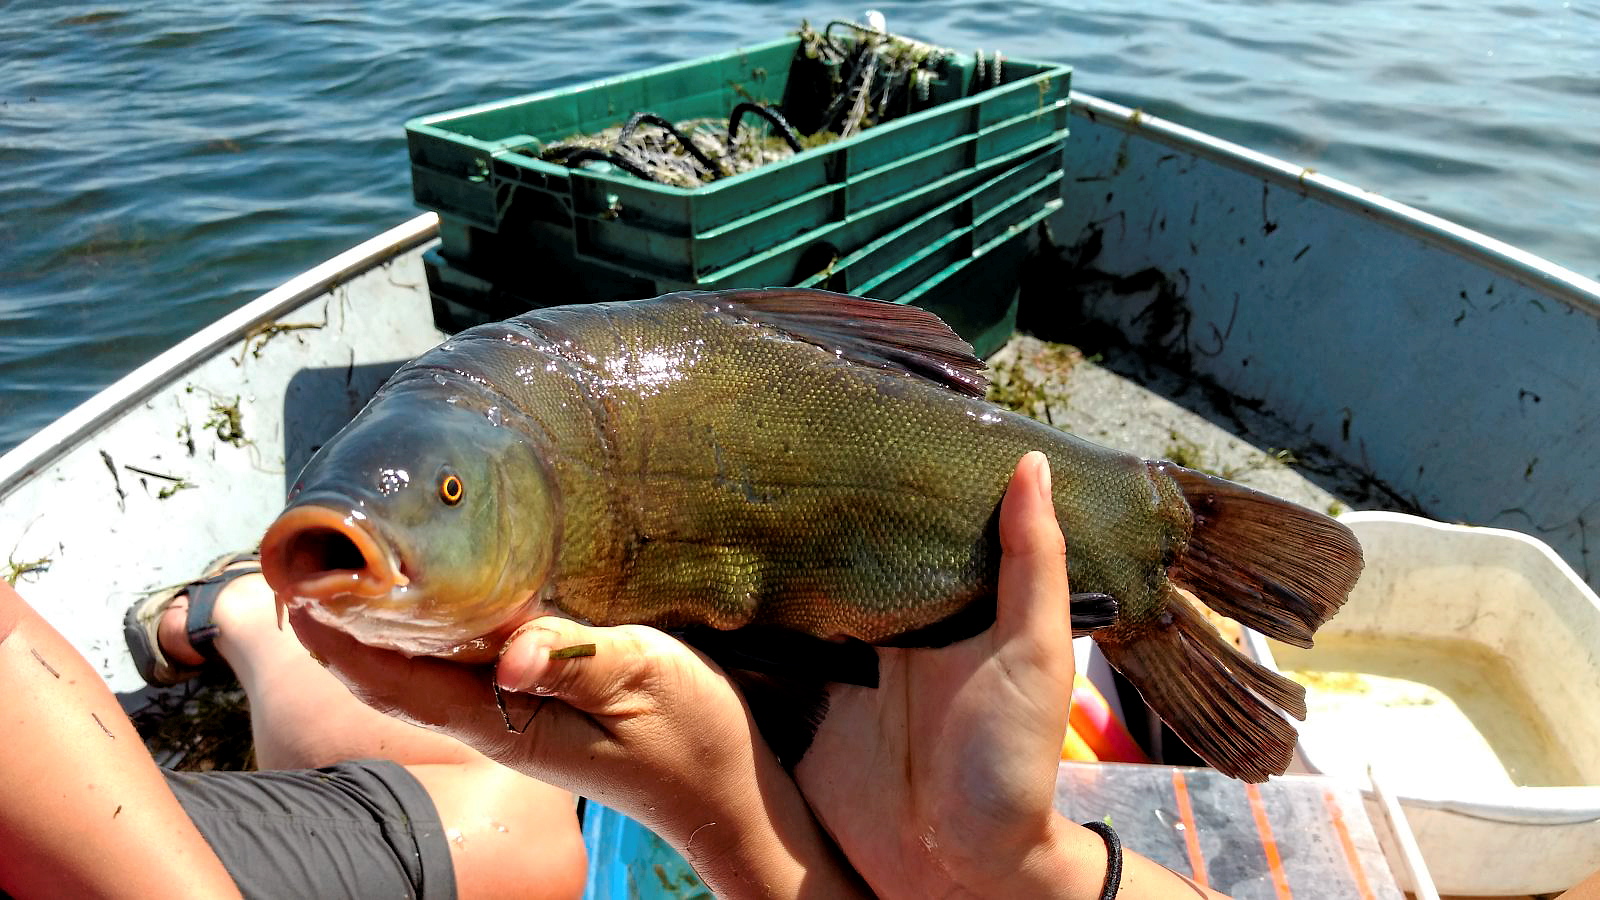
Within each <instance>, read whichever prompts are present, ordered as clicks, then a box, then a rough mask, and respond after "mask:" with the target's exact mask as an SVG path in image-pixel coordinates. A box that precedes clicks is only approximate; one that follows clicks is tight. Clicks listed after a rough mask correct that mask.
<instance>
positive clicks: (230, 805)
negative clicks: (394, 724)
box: [166, 760, 456, 898]
mask: <svg viewBox="0 0 1600 900" xmlns="http://www.w3.org/2000/svg"><path fill="white" fill-rule="evenodd" d="M166 776H167V783H168V784H169V785H170V786H171V787H172V792H173V793H174V794H176V795H177V796H178V802H179V803H181V804H183V808H184V810H185V811H187V812H188V813H189V817H190V818H191V819H193V820H194V823H195V826H196V827H198V828H199V829H200V833H201V834H202V835H204V836H205V839H206V840H207V841H208V842H209V843H210V844H211V848H212V849H213V850H215V851H216V853H217V856H219V857H221V859H222V864H223V866H224V867H226V868H227V870H228V873H229V874H231V875H232V876H233V880H234V881H235V882H236V883H237V884H238V885H239V890H240V892H241V893H243V894H244V896H245V897H247V898H249V897H330V898H331V897H350V898H356V897H427V898H434V897H439V898H453V897H455V896H456V876H455V867H454V866H453V865H452V863H451V862H450V845H449V844H448V843H447V841H446V839H445V834H444V826H443V825H441V824H440V822H439V812H438V810H437V809H436V808H435V807H434V805H433V799H432V798H430V797H429V796H428V792H427V791H426V790H424V789H423V787H422V785H421V784H420V783H418V782H417V779H416V778H414V777H413V776H412V775H411V773H410V772H407V771H406V770H405V768H404V767H402V766H400V765H398V764H396V763H393V762H390V761H388V760H360V761H356V762H344V763H339V764H338V765H335V766H329V767H327V768H325V769H296V770H291V771H282V772H170V771H169V772H167V773H166Z"/></svg>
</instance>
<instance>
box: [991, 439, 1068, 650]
mask: <svg viewBox="0 0 1600 900" xmlns="http://www.w3.org/2000/svg"><path fill="white" fill-rule="evenodd" d="M1070 590H1071V589H1070V587H1069V584H1068V580H1067V545H1066V539H1065V538H1064V537H1063V536H1062V533H1061V526H1060V525H1059V524H1058V523H1057V521H1056V511H1055V503H1054V500H1053V499H1052V495H1051V480H1050V463H1049V461H1048V460H1047V459H1046V458H1045V456H1044V454H1043V453H1040V452H1038V451H1033V452H1031V453H1029V454H1027V455H1026V456H1024V457H1022V459H1021V460H1020V461H1018V463H1017V469H1016V472H1015V473H1014V474H1013V475H1012V476H1011V485H1010V486H1009V487H1008V488H1007V489H1006V495H1005V498H1004V499H1003V500H1002V501H1001V503H1000V579H999V596H998V608H997V610H996V613H995V616H996V628H997V637H998V638H999V639H1000V640H1001V641H1002V642H1010V641H1012V640H1018V639H1020V640H1023V641H1025V642H1027V643H1030V644H1035V645H1037V646H1038V647H1039V648H1040V649H1041V650H1043V651H1045V652H1047V653H1053V654H1054V653H1061V654H1066V659H1067V660H1069V661H1070V660H1071V658H1072V657H1071V653H1072V625H1071V600H1070Z"/></svg>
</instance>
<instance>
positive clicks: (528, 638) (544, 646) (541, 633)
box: [495, 627, 556, 695]
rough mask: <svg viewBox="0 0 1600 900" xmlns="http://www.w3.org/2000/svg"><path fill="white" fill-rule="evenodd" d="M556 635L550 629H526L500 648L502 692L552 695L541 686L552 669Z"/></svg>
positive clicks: (497, 668)
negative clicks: (552, 652)
mask: <svg viewBox="0 0 1600 900" xmlns="http://www.w3.org/2000/svg"><path fill="white" fill-rule="evenodd" d="M554 638H555V635H554V634H552V633H551V632H550V631H549V630H548V629H544V628H538V627H532V628H523V629H522V630H520V631H518V632H517V633H516V634H514V635H512V636H511V639H510V640H508V641H506V643H505V645H504V646H503V647H501V648H500V660H499V662H498V664H497V665H496V666H495V683H497V684H499V685H500V688H501V690H507V691H515V692H517V693H524V694H545V695H548V694H550V693H551V691H550V690H549V689H548V688H545V687H544V686H542V685H540V684H539V682H540V681H541V680H542V679H543V678H544V676H545V674H546V673H547V672H548V671H549V669H550V647H551V646H552V645H553V644H555V643H556V641H555V640H554Z"/></svg>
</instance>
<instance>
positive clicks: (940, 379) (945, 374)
mask: <svg viewBox="0 0 1600 900" xmlns="http://www.w3.org/2000/svg"><path fill="white" fill-rule="evenodd" d="M682 296H688V297H696V298H699V299H701V300H703V301H706V302H711V303H714V304H717V305H719V306H722V307H724V308H726V309H727V310H728V311H729V312H730V313H732V314H733V315H735V316H738V317H739V318H742V319H744V320H746V321H749V322H754V323H757V324H760V325H766V326H768V327H770V328H773V329H776V330H777V331H780V332H782V333H783V334H785V335H787V336H789V337H791V338H794V339H795V340H798V341H804V342H806V343H808V344H814V345H816V346H818V347H821V348H822V349H823V350H826V351H828V352H829V353H834V354H837V355H839V356H840V357H843V358H844V359H847V360H849V361H851V362H854V363H859V364H861V365H867V366H872V367H873V368H877V369H893V370H896V371H899V372H904V373H906V374H908V375H914V376H916V377H918V378H921V379H924V380H926V381H930V382H932V383H934V384H936V385H939V386H940V387H944V388H949V389H950V390H952V391H955V392H956V393H959V394H963V395H965V396H968V397H982V396H983V395H984V392H985V391H986V390H987V389H988V387H989V379H988V376H987V375H985V374H984V370H985V364H984V362H983V360H981V359H978V358H977V357H976V356H974V355H973V354H972V345H971V344H968V343H967V342H966V341H964V340H962V339H961V337H960V335H958V334H956V333H955V331H953V330H952V329H951V328H950V326H949V325H946V324H945V323H944V320H943V319H940V318H939V317H938V316H936V315H934V314H933V313H931V312H928V311H927V310H924V309H918V308H917V307H915V306H907V305H903V304H899V303H889V302H886V301H883V300H869V299H867V298H865V297H852V296H850V295H849V294H835V293H833V292H831V291H818V290H812V289H809V288H767V289H765V290H736V291H715V292H710V293H704V294H686V295H682Z"/></svg>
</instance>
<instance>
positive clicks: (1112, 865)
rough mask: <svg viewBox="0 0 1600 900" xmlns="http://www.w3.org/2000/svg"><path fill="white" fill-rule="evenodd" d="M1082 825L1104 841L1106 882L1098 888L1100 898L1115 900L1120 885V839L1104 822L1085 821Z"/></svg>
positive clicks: (1102, 899) (1101, 899)
mask: <svg viewBox="0 0 1600 900" xmlns="http://www.w3.org/2000/svg"><path fill="white" fill-rule="evenodd" d="M1083 827H1085V828H1087V829H1089V830H1090V831H1092V832H1094V833H1095V834H1098V835H1100V837H1101V838H1102V839H1104V840H1105V842H1106V883H1105V887H1102V888H1101V889H1100V900H1116V896H1117V890H1118V889H1119V888H1121V887H1122V841H1121V839H1119V838H1118V837H1117V832H1116V831H1115V830H1114V829H1112V827H1111V826H1110V825H1107V824H1106V823H1104V822H1085V823H1083Z"/></svg>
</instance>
